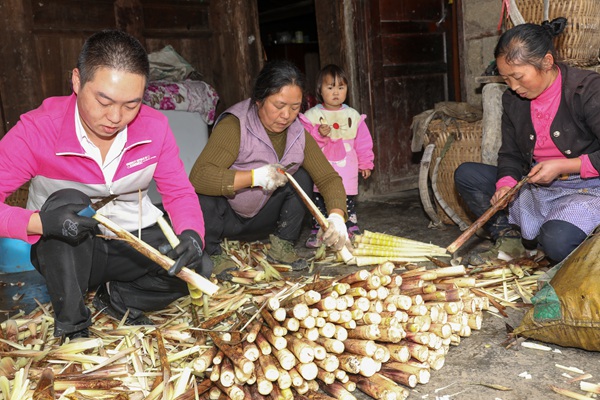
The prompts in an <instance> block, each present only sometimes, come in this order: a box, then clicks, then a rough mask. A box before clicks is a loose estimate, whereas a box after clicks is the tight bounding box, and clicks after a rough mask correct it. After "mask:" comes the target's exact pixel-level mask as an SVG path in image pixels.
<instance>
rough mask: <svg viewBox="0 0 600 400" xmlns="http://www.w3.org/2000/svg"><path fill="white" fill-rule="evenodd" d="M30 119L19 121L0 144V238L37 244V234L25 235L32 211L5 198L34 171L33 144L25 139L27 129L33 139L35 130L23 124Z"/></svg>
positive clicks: (26, 137) (27, 138)
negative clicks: (12, 203) (11, 204)
mask: <svg viewBox="0 0 600 400" xmlns="http://www.w3.org/2000/svg"><path fill="white" fill-rule="evenodd" d="M29 121H30V119H28V118H24V117H22V118H21V120H20V121H18V122H17V124H16V125H15V126H14V127H13V128H12V129H11V130H10V131H9V132H8V133H7V134H6V135H5V136H4V137H3V138H2V140H1V141H0V237H8V238H15V239H21V240H23V241H26V242H28V243H30V244H33V243H36V242H37V241H38V240H39V239H40V235H28V234H27V225H28V224H29V219H30V218H31V215H32V214H33V213H34V212H35V211H33V210H27V209H25V208H22V207H16V206H10V205H8V204H6V203H5V200H6V198H7V197H8V196H9V195H10V194H12V193H14V192H15V191H16V190H17V189H18V188H19V187H21V185H22V184H23V183H25V182H27V181H28V180H29V179H30V178H31V177H32V176H33V171H34V170H35V165H36V160H35V156H34V154H33V153H32V149H35V146H36V143H35V141H34V140H30V138H29V137H28V136H27V131H28V129H29V130H31V132H35V133H34V134H32V136H33V137H35V134H38V130H37V129H36V128H34V127H29V126H28V125H26V124H27V123H28V122H29Z"/></svg>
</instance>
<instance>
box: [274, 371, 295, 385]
mask: <svg viewBox="0 0 600 400" xmlns="http://www.w3.org/2000/svg"><path fill="white" fill-rule="evenodd" d="M277 386H279V389H281V390H285V389H288V388H290V387H291V386H292V376H291V375H290V373H289V372H288V371H286V370H285V369H283V370H279V378H278V379H277Z"/></svg>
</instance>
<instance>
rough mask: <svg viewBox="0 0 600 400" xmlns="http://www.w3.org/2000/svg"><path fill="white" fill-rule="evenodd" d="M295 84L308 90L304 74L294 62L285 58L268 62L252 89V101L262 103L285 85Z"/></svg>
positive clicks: (303, 91)
mask: <svg viewBox="0 0 600 400" xmlns="http://www.w3.org/2000/svg"><path fill="white" fill-rule="evenodd" d="M290 85H295V86H298V87H299V88H300V90H302V99H303V100H304V95H305V91H306V81H305V78H304V75H303V74H302V72H300V70H299V69H298V67H296V66H295V65H294V64H293V63H291V62H289V61H284V60H277V61H271V62H269V63H267V64H266V65H265V66H264V67H263V69H262V70H261V71H260V72H259V73H258V76H257V77H256V81H255V82H254V88H253V89H252V103H262V102H263V101H264V100H265V99H266V98H267V97H269V96H271V95H273V94H275V93H279V91H280V90H281V88H283V87H284V86H290Z"/></svg>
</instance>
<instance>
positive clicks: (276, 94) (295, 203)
mask: <svg viewBox="0 0 600 400" xmlns="http://www.w3.org/2000/svg"><path fill="white" fill-rule="evenodd" d="M304 91H305V81H304V77H303V75H302V73H301V72H300V71H299V70H298V68H297V67H296V66H294V65H293V64H292V63H290V62H287V61H275V62H270V63H268V64H267V65H266V66H265V67H264V68H263V70H262V71H261V72H260V73H259V75H258V77H257V79H256V82H255V85H254V89H253V92H252V98H250V99H246V100H244V101H241V102H239V103H237V104H235V105H233V106H232V107H230V108H229V109H227V110H226V111H225V112H224V113H223V114H222V115H221V116H220V117H219V118H218V120H217V122H216V124H215V127H214V129H213V131H212V133H211V136H210V139H209V140H208V143H207V145H206V146H205V148H204V150H203V151H202V153H201V154H200V156H199V157H198V160H196V163H195V165H194V168H193V169H192V172H191V174H190V180H191V181H192V184H193V185H194V187H195V188H196V192H197V193H198V195H199V198H200V204H201V206H202V210H203V213H204V217H205V226H206V251H207V252H208V253H209V254H211V255H214V256H215V257H214V258H213V260H214V261H215V264H216V265H215V273H219V272H222V271H223V270H225V269H227V268H229V267H235V266H234V265H233V264H232V263H227V258H224V257H218V255H219V254H221V247H220V244H221V241H222V239H224V238H228V239H237V240H248V241H251V240H260V239H266V238H267V237H268V238H269V239H270V241H271V249H270V251H269V258H271V259H272V260H274V261H277V262H282V263H286V264H290V265H291V266H292V267H293V268H294V269H303V268H305V267H306V261H305V260H303V259H301V258H300V257H298V255H297V254H296V251H295V250H294V242H295V241H296V240H297V239H298V237H299V235H300V232H301V230H302V223H303V220H304V216H305V212H306V211H305V207H304V205H303V203H302V201H301V199H300V197H299V196H298V195H297V193H296V191H295V190H294V188H293V187H292V186H291V185H290V184H289V183H288V181H287V178H286V177H285V175H283V174H282V173H281V172H279V171H278V169H279V168H282V167H283V166H288V165H290V167H289V169H288V172H289V173H290V174H292V175H293V176H294V178H295V179H296V180H297V181H298V182H299V184H300V185H301V186H302V187H303V188H304V191H305V192H307V193H310V192H311V191H312V185H313V182H314V184H315V185H316V186H317V187H318V188H319V189H320V192H321V194H322V195H323V197H324V199H325V202H326V204H327V209H328V218H327V219H328V221H329V227H328V229H326V230H325V231H321V232H320V235H322V238H323V241H324V243H326V244H327V245H328V246H330V247H332V248H333V249H341V248H342V247H343V246H344V245H345V244H346V241H347V239H348V233H347V231H346V225H345V221H346V219H347V217H348V215H347V211H346V194H345V191H344V186H343V185H342V180H341V178H340V176H339V175H338V174H337V172H335V170H334V169H333V168H332V167H331V164H330V163H329V162H328V161H327V159H326V158H325V156H324V155H323V152H322V151H321V149H320V148H319V146H318V145H317V143H316V142H315V140H314V139H313V138H312V136H311V135H310V134H309V133H307V132H306V131H305V130H304V127H303V126H302V123H301V122H300V121H299V119H298V114H299V113H300V107H301V106H302V104H303V100H304Z"/></svg>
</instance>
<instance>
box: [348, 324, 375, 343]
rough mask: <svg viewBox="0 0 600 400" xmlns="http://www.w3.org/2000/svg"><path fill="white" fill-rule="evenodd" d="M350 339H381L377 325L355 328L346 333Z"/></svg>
mask: <svg viewBox="0 0 600 400" xmlns="http://www.w3.org/2000/svg"><path fill="white" fill-rule="evenodd" d="M348 337H349V338H350V339H367V340H377V339H379V338H380V337H381V331H380V330H379V326H378V325H363V326H357V327H356V329H353V330H351V331H350V332H348Z"/></svg>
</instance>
